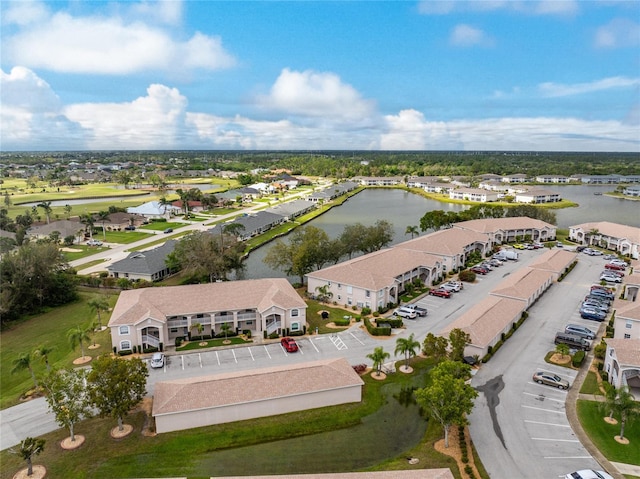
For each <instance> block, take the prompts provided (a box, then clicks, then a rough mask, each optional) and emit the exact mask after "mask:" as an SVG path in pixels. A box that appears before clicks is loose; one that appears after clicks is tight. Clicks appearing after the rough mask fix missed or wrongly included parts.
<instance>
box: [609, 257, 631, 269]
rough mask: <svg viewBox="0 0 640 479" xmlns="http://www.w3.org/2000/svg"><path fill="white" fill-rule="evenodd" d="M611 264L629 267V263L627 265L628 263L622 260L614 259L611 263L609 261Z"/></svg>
mask: <svg viewBox="0 0 640 479" xmlns="http://www.w3.org/2000/svg"><path fill="white" fill-rule="evenodd" d="M609 264H615V265H618V266H624V267H625V268H626V267H627V266H629V263H627V262H626V261H622V260H621V259H612V260H611V261H609Z"/></svg>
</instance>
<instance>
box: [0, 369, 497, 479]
mask: <svg viewBox="0 0 640 479" xmlns="http://www.w3.org/2000/svg"><path fill="white" fill-rule="evenodd" d="M412 366H413V367H414V369H415V370H416V372H414V374H421V373H424V372H425V371H426V370H428V369H429V368H430V367H431V364H430V363H429V362H427V361H425V360H419V359H414V360H413V361H412ZM363 379H364V381H365V387H364V389H363V400H362V402H360V403H356V404H345V405H339V406H332V407H327V408H320V409H311V410H308V411H300V412H296V413H292V414H284V415H278V416H274V417H266V418H259V419H252V420H250V421H242V422H234V423H229V424H221V425H217V426H207V427H202V428H198V429H192V430H188V431H180V432H173V433H166V434H160V435H157V436H153V437H148V436H143V435H141V434H140V431H141V430H142V427H143V424H144V419H145V418H144V413H142V412H136V413H134V414H133V415H131V416H129V417H127V418H126V420H125V422H127V423H128V424H132V425H133V426H134V428H135V429H134V430H135V431H136V433H134V434H131V435H129V436H127V437H125V438H123V439H120V440H113V439H111V438H110V436H109V430H110V429H111V428H113V427H114V426H115V424H116V423H115V421H114V420H113V419H110V418H105V419H101V418H94V419H89V420H86V421H83V422H81V423H80V424H78V425H77V426H76V428H75V431H76V434H82V435H84V436H85V438H86V441H85V443H84V444H83V445H82V447H80V448H79V449H77V450H74V451H66V452H61V451H60V448H59V446H58V443H59V442H60V441H61V440H62V439H64V438H65V437H67V436H68V431H66V430H63V429H60V430H57V431H54V432H52V433H49V434H46V435H44V436H42V437H43V438H44V439H45V440H46V441H47V442H46V445H45V449H44V452H43V453H42V454H41V455H39V456H38V457H37V458H35V460H34V462H35V463H36V464H44V465H45V466H46V467H47V471H48V476H49V477H64V478H66V479H75V478H83V479H84V478H91V479H98V478H116V477H117V478H124V477H139V476H141V475H143V476H145V477H176V476H179V477H185V476H189V477H194V474H195V471H196V470H197V468H198V466H199V464H200V461H201V460H203V459H204V458H205V456H206V455H207V454H208V453H210V452H212V451H216V450H220V449H227V448H237V447H241V446H245V445H253V444H261V443H269V442H275V441H277V440H278V439H280V438H292V437H300V436H305V435H309V434H315V433H319V432H323V431H330V430H336V429H341V428H345V427H350V426H353V425H356V424H359V423H360V422H361V421H362V419H363V418H364V417H365V416H368V415H370V414H371V413H373V412H374V411H376V410H377V409H379V408H380V407H381V406H382V405H383V404H382V403H383V398H384V395H383V394H381V391H380V388H381V387H383V386H384V385H385V384H388V383H389V382H391V381H393V382H396V381H397V382H399V383H400V384H404V383H405V382H406V383H407V384H408V381H409V380H410V377H409V376H408V375H403V374H395V375H393V376H390V377H389V378H388V379H387V380H386V381H376V380H372V379H371V378H370V376H369V375H366V376H364V377H363ZM441 436H442V430H441V428H440V427H438V426H436V425H434V424H430V426H429V427H428V428H427V432H426V434H425V436H424V438H423V441H422V443H421V444H420V445H419V446H417V447H415V448H414V450H411V451H403V453H401V454H400V455H399V456H398V458H397V459H395V460H392V461H387V462H385V463H383V464H380V465H378V466H376V467H375V468H373V469H376V470H392V469H407V468H413V467H415V466H411V465H409V464H408V461H407V460H406V456H407V455H411V456H413V457H417V458H418V459H419V460H420V467H421V468H436V467H438V468H440V467H445V468H451V469H452V470H453V473H454V476H455V477H456V478H460V477H461V476H460V474H459V472H458V471H457V468H456V466H455V462H454V461H453V459H451V458H449V457H447V456H444V455H442V454H439V453H437V452H436V451H435V450H434V449H433V447H432V444H433V442H435V441H436V440H438V439H440V438H441ZM354 448H357V445H354ZM0 462H1V463H2V464H3V466H2V472H0V479H9V478H11V477H12V476H13V474H14V473H15V472H16V471H17V470H19V469H21V468H22V467H24V461H22V460H21V459H20V458H19V457H18V456H16V455H12V454H9V452H8V451H6V450H5V451H2V452H0ZM485 477H488V476H485Z"/></svg>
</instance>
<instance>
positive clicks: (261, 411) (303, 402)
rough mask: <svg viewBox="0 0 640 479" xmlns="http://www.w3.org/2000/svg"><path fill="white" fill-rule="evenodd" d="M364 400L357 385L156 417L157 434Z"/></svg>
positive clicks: (359, 386)
mask: <svg viewBox="0 0 640 479" xmlns="http://www.w3.org/2000/svg"><path fill="white" fill-rule="evenodd" d="M361 400H362V386H361V385H355V386H350V387H347V388H341V389H332V390H327V391H318V392H312V393H307V394H302V395H295V396H288V397H280V398H273V399H266V400H264V401H256V402H249V403H241V404H231V405H228V406H222V407H215V408H210V409H204V410H197V411H185V412H178V413H174V414H167V415H158V416H155V420H156V432H158V433H163V432H170V431H180V430H184V429H191V428H195V427H201V426H210V425H213V424H222V423H227V422H234V421H243V420H246V419H253V418H257V417H265V416H273V415H276V414H285V413H289V412H295V411H303V410H307V409H315V408H319V407H325V406H334V405H336V404H346V403H352V402H360V401H361Z"/></svg>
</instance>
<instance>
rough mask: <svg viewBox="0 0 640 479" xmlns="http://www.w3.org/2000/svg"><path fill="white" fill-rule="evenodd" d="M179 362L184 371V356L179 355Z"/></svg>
mask: <svg viewBox="0 0 640 479" xmlns="http://www.w3.org/2000/svg"><path fill="white" fill-rule="evenodd" d="M180 362H181V363H182V370H183V371H184V354H181V355H180Z"/></svg>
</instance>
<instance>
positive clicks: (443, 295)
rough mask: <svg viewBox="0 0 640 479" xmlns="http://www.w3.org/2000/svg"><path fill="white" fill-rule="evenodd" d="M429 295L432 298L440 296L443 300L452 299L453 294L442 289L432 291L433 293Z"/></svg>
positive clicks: (430, 292)
mask: <svg viewBox="0 0 640 479" xmlns="http://www.w3.org/2000/svg"><path fill="white" fill-rule="evenodd" d="M429 294H430V295H431V296H439V297H441V298H450V297H451V293H450V292H449V291H447V290H446V289H442V288H438V289H432V290H431V291H429Z"/></svg>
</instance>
